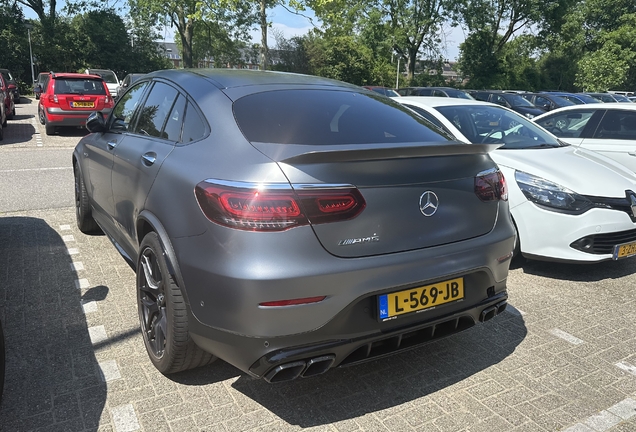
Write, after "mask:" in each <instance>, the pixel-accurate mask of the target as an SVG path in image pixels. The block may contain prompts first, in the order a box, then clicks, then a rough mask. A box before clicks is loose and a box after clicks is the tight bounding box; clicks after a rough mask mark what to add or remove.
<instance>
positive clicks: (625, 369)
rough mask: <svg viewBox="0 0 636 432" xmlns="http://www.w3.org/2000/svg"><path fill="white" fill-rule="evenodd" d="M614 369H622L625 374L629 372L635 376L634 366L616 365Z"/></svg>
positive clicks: (620, 363) (635, 368)
mask: <svg viewBox="0 0 636 432" xmlns="http://www.w3.org/2000/svg"><path fill="white" fill-rule="evenodd" d="M616 367H617V368H619V369H623V370H624V371H625V372H629V373H630V374H632V375H636V366H634V365H630V364H629V363H626V362H619V363H616Z"/></svg>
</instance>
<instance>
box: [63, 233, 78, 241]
mask: <svg viewBox="0 0 636 432" xmlns="http://www.w3.org/2000/svg"><path fill="white" fill-rule="evenodd" d="M62 240H63V241H64V242H74V241H75V237H74V236H73V234H69V235H65V236H62Z"/></svg>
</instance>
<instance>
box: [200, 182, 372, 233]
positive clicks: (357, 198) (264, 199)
mask: <svg viewBox="0 0 636 432" xmlns="http://www.w3.org/2000/svg"><path fill="white" fill-rule="evenodd" d="M195 195H196V198H197V201H198V203H199V206H200V207H201V210H202V211H203V213H204V214H205V216H206V217H207V218H208V219H210V220H211V221H212V222H215V223H218V224H220V225H224V226H227V227H231V228H237V229H242V230H249V231H283V230H286V229H289V228H293V227H296V226H301V225H307V224H309V223H312V224H320V223H327V222H336V221H343V220H347V219H353V218H354V217H356V216H357V215H358V214H360V212H361V211H362V210H364V207H365V205H366V203H365V201H364V198H363V197H362V194H360V191H358V189H356V188H355V187H338V188H328V187H325V188H321V187H316V188H314V187H311V188H308V187H306V186H305V187H304V188H301V189H299V190H294V189H292V188H290V187H288V186H283V187H281V186H280V185H258V186H257V185H252V184H241V183H236V184H232V185H229V184H226V183H225V182H223V181H215V180H205V181H202V182H201V183H199V184H198V185H197V186H196V188H195Z"/></svg>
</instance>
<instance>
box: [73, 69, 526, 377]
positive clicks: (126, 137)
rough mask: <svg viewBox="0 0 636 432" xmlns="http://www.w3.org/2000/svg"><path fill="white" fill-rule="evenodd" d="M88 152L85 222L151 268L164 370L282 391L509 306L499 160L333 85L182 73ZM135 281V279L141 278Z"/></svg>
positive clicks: (507, 222) (81, 186)
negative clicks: (257, 382) (200, 372)
mask: <svg viewBox="0 0 636 432" xmlns="http://www.w3.org/2000/svg"><path fill="white" fill-rule="evenodd" d="M87 128H88V129H89V130H90V131H91V132H92V133H91V134H89V135H88V136H86V137H84V138H82V139H81V141H80V142H79V144H78V145H77V147H76V149H75V152H74V153H73V167H74V172H75V196H76V207H77V223H78V226H79V228H80V230H81V231H83V232H86V233H90V232H99V231H100V230H101V231H103V232H104V233H105V234H106V235H107V236H108V238H109V239H110V240H111V241H112V242H113V244H114V245H115V247H116V248H117V250H118V251H119V252H120V253H121V255H122V256H123V257H124V258H125V259H126V261H127V262H128V263H129V264H130V265H131V267H132V268H133V269H135V270H136V273H137V286H136V293H137V294H136V295H137V300H138V310H139V320H140V323H141V329H142V333H143V336H144V341H145V345H146V349H147V351H148V354H149V357H150V359H151V361H152V362H153V363H154V365H155V366H156V367H157V368H158V369H159V370H160V371H161V372H162V373H166V374H168V373H173V372H178V371H182V370H185V369H189V368H193V367H197V366H202V365H205V364H207V363H210V362H211V361H212V360H214V359H216V358H217V357H219V358H221V359H223V360H225V361H227V362H229V363H231V364H232V365H234V366H236V367H237V368H239V369H241V370H242V371H244V372H247V373H249V374H250V375H252V376H254V377H259V378H264V379H266V380H268V381H270V382H277V381H285V380H290V379H294V378H297V377H299V376H302V377H309V376H313V375H317V374H321V373H323V372H325V371H327V370H328V369H329V368H331V367H337V366H343V365H350V364H355V363H358V362H362V361H366V360H369V359H374V358H378V357H381V356H385V355H388V354H390V353H393V352H397V351H400V350H404V349H408V348H412V347H415V346H418V345H420V344H423V343H426V342H428V341H431V340H434V339H436V338H439V337H443V336H446V335H449V334H452V333H455V332H458V331H461V330H464V329H467V328H469V327H471V326H473V325H474V324H476V323H477V322H479V321H486V320H489V319H490V318H492V317H494V316H496V315H497V314H498V313H501V312H502V311H503V310H504V309H505V307H506V301H507V293H506V278H507V275H508V266H509V262H510V257H511V256H512V250H513V247H514V241H515V239H514V229H513V226H512V223H511V219H510V215H509V211H508V203H507V191H506V183H505V179H504V178H503V175H502V174H501V172H500V171H499V170H498V168H497V166H496V164H495V163H494V162H493V161H492V159H491V158H490V156H489V155H488V153H489V152H490V151H492V150H493V149H494V148H496V146H493V145H481V144H480V145H466V144H459V143H456V142H453V141H451V137H449V136H448V135H446V134H445V133H444V132H443V131H442V130H440V129H438V128H436V127H435V126H434V125H433V124H432V123H429V122H428V121H427V120H425V119H423V118H421V117H419V116H418V115H416V114H414V113H412V112H411V111H410V110H408V109H407V108H404V107H402V106H400V105H398V104H397V103H395V102H393V101H391V100H390V99H389V98H386V97H384V96H381V95H378V94H376V93H373V92H371V91H368V90H365V89H362V88H360V87H356V86H353V85H349V84H345V83H342V82H338V81H333V80H329V79H325V78H320V77H311V76H304V75H296V74H284V73H275V72H259V71H238V70H228V69H211V70H205V69H200V70H165V71H158V72H154V73H151V74H148V75H146V76H144V77H143V78H141V79H140V80H139V81H137V82H135V83H134V85H132V86H131V87H130V88H129V89H128V90H127V91H126V93H125V94H124V95H123V96H122V97H121V98H120V100H119V101H118V103H117V105H116V106H115V107H114V109H113V111H112V113H111V115H110V116H109V118H108V120H107V121H106V120H104V117H103V116H101V115H100V114H99V113H95V114H92V115H91V116H90V117H89V119H88V122H87ZM131 289H132V287H131Z"/></svg>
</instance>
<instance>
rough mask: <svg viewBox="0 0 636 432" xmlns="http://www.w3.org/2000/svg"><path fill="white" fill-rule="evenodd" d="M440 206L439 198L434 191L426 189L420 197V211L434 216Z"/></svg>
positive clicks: (425, 214)
mask: <svg viewBox="0 0 636 432" xmlns="http://www.w3.org/2000/svg"><path fill="white" fill-rule="evenodd" d="M438 206H439V198H437V195H435V192H433V191H426V192H424V193H423V194H422V196H421V197H420V211H421V212H422V214H423V215H424V216H433V215H434V214H435V212H436V211H437V207H438Z"/></svg>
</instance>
